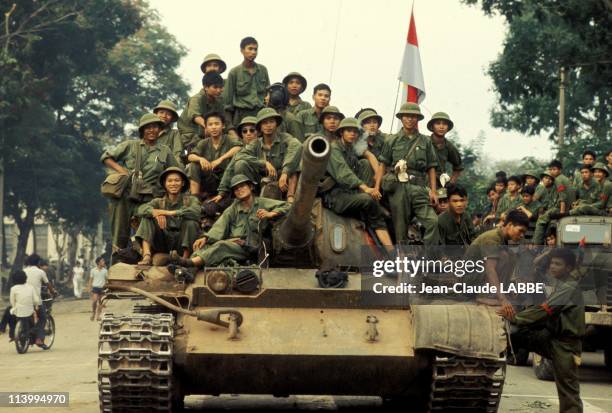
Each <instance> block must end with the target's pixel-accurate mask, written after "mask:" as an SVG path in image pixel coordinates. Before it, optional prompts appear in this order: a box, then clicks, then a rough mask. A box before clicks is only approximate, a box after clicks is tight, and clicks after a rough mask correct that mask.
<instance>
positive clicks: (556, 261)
mask: <svg viewBox="0 0 612 413" xmlns="http://www.w3.org/2000/svg"><path fill="white" fill-rule="evenodd" d="M571 270H572V267H570V266H568V265H567V264H566V263H565V261H564V260H563V258H559V257H553V258H551V259H550V264H549V265H548V272H549V273H550V275H552V276H553V277H555V278H561V277H563V276H565V275H567V274H569V273H570V271H571Z"/></svg>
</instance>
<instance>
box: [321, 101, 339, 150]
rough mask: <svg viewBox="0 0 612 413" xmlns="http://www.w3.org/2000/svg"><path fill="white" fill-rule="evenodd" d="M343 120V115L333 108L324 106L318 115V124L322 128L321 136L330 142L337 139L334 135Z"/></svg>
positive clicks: (336, 135)
mask: <svg viewBox="0 0 612 413" xmlns="http://www.w3.org/2000/svg"><path fill="white" fill-rule="evenodd" d="M343 119H344V114H343V113H342V112H340V109H338V108H337V107H335V106H326V107H324V108H323V110H321V114H320V115H319V123H320V124H321V126H322V127H323V129H322V130H323V133H322V134H323V136H325V137H326V138H327V139H328V140H329V141H330V142H331V141H334V140H336V139H337V138H338V134H337V133H336V132H337V130H338V127H339V126H340V122H341V121H342V120H343Z"/></svg>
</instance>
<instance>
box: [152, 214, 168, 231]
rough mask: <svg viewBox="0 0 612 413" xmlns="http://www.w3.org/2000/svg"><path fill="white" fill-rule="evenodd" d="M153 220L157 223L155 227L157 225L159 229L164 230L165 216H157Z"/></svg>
mask: <svg viewBox="0 0 612 413" xmlns="http://www.w3.org/2000/svg"><path fill="white" fill-rule="evenodd" d="M155 220H156V221H157V225H159V229H166V216H165V215H158V216H156V217H155Z"/></svg>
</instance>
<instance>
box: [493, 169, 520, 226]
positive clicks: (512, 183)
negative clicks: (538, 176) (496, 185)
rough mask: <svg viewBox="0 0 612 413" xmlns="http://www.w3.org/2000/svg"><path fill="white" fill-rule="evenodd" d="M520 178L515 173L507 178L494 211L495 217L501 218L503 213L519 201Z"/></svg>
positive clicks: (517, 204) (514, 206)
mask: <svg viewBox="0 0 612 413" xmlns="http://www.w3.org/2000/svg"><path fill="white" fill-rule="evenodd" d="M521 184H522V182H521V178H519V177H518V176H516V175H512V176H511V177H510V178H508V184H507V187H506V193H505V194H504V196H502V197H501V199H500V200H499V203H498V204H497V211H496V213H495V217H496V218H501V219H502V220H503V218H504V214H505V213H506V212H507V211H510V210H512V209H514V208H516V207H517V206H519V204H520V203H521V195H520V191H521Z"/></svg>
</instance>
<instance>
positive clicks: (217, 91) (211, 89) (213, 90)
mask: <svg viewBox="0 0 612 413" xmlns="http://www.w3.org/2000/svg"><path fill="white" fill-rule="evenodd" d="M204 90H205V91H206V95H208V96H210V97H212V98H214V99H219V97H220V96H221V94H222V93H223V86H221V85H211V86H206V87H205V88H204Z"/></svg>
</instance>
